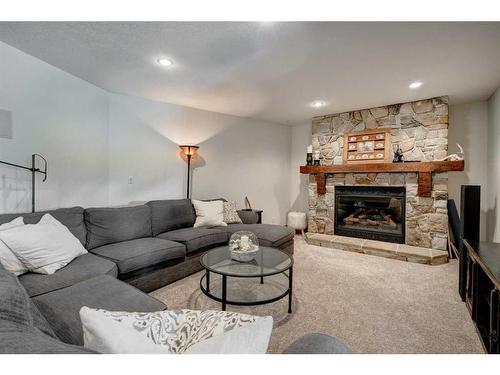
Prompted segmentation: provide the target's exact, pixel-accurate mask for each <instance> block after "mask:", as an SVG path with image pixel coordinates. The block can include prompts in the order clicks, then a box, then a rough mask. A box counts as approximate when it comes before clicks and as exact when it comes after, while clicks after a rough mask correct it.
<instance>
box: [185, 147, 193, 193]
mask: <svg viewBox="0 0 500 375" xmlns="http://www.w3.org/2000/svg"><path fill="white" fill-rule="evenodd" d="M191 156H192V155H191V154H187V158H188V178H187V194H186V196H187V199H189V198H190V194H189V178H190V176H191Z"/></svg>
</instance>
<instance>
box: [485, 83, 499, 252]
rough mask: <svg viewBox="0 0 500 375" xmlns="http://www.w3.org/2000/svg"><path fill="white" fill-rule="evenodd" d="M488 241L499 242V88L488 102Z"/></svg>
mask: <svg viewBox="0 0 500 375" xmlns="http://www.w3.org/2000/svg"><path fill="white" fill-rule="evenodd" d="M487 172H488V240H490V241H493V242H500V88H498V89H497V90H496V91H495V93H494V94H493V95H492V97H491V98H490V99H489V101H488V163H487Z"/></svg>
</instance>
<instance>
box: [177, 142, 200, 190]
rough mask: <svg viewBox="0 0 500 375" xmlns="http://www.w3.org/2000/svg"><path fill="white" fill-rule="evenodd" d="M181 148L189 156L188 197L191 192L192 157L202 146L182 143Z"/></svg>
mask: <svg viewBox="0 0 500 375" xmlns="http://www.w3.org/2000/svg"><path fill="white" fill-rule="evenodd" d="M179 148H180V149H181V150H182V152H183V153H184V155H186V157H187V162H188V175H187V194H186V197H187V199H189V198H190V195H191V194H190V192H189V180H190V175H191V158H192V157H193V156H194V155H195V154H196V152H197V151H198V149H199V148H200V147H199V146H192V145H181V146H179Z"/></svg>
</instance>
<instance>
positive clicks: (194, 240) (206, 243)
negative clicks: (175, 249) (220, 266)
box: [158, 227, 228, 255]
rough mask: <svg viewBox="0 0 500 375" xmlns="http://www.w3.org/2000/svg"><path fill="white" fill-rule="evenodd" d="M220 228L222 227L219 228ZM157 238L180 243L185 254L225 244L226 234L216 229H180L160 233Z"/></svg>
mask: <svg viewBox="0 0 500 375" xmlns="http://www.w3.org/2000/svg"><path fill="white" fill-rule="evenodd" d="M221 228H222V227H221ZM158 237H159V238H163V239H166V240H171V241H175V242H180V243H181V244H183V245H184V246H186V252H187V254H188V255H189V254H191V253H195V252H197V251H200V250H206V249H209V248H212V247H215V246H221V245H224V244H227V241H228V236H227V233H226V232H224V231H222V230H220V229H218V228H182V229H177V230H172V231H170V232H165V233H161V234H159V235H158Z"/></svg>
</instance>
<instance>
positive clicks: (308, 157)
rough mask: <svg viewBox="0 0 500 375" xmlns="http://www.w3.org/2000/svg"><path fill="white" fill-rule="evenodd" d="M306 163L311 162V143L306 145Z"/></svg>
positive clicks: (309, 163)
mask: <svg viewBox="0 0 500 375" xmlns="http://www.w3.org/2000/svg"><path fill="white" fill-rule="evenodd" d="M306 164H307V165H312V164H313V146H312V145H309V146H307V154H306Z"/></svg>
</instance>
